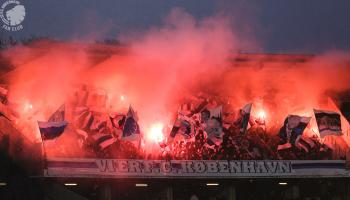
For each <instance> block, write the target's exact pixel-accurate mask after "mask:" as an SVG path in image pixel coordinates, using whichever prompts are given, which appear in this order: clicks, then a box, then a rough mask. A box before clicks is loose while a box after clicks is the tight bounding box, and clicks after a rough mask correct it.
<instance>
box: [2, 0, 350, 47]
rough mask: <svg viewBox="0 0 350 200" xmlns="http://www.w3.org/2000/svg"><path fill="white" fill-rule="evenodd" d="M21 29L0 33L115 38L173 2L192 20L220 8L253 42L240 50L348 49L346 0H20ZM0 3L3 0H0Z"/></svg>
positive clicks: (151, 21) (154, 21)
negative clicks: (22, 9) (22, 8)
mask: <svg viewBox="0 0 350 200" xmlns="http://www.w3.org/2000/svg"><path fill="white" fill-rule="evenodd" d="M20 1H21V2H22V4H23V5H24V6H25V8H26V17H25V20H24V22H23V26H24V29H23V30H21V31H18V32H7V31H5V30H4V29H1V35H2V36H10V35H11V36H13V37H15V38H23V37H30V36H31V35H35V36H51V37H54V38H58V39H62V40H67V39H69V40H72V39H74V40H77V39H84V38H97V39H103V38H116V37H117V36H118V33H121V32H127V31H129V30H132V31H135V30H136V31H137V30H145V29H147V28H149V27H152V26H159V25H160V24H161V23H162V20H163V19H164V17H165V16H166V15H167V14H168V13H169V12H170V10H171V9H172V8H174V7H180V8H183V9H184V10H185V11H187V12H188V13H190V14H191V15H193V16H194V17H195V18H197V19H201V18H204V17H208V16H212V15H215V14H217V13H221V14H224V15H227V16H229V17H231V18H232V19H233V20H232V28H233V29H234V30H235V32H238V33H239V34H244V35H247V36H249V37H250V38H252V39H253V40H254V41H255V42H256V43H258V44H259V45H258V46H259V48H256V49H244V50H247V51H253V52H254V51H259V52H260V51H263V52H272V53H320V52H324V51H328V50H334V49H338V50H350V1H349V0H246V1H244V0H217V1H214V0H212V1H211V0H197V1H194V0H177V1H171V0H151V1H149V0H128V1H126V0H125V1H121V0H103V1H102V0H99V1H98V0H94V1H93V0H20ZM0 2H1V4H2V3H3V2H4V0H0Z"/></svg>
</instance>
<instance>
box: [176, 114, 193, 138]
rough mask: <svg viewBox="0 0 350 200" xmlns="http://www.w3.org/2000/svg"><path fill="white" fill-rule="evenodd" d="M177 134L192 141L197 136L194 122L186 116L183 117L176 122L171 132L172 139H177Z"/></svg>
mask: <svg viewBox="0 0 350 200" xmlns="http://www.w3.org/2000/svg"><path fill="white" fill-rule="evenodd" d="M177 134H181V135H182V136H184V138H185V139H191V138H193V137H194V135H195V128H194V123H193V121H192V120H191V119H190V118H189V117H186V116H181V114H179V118H178V119H177V120H176V121H175V123H174V126H173V128H172V129H171V132H170V137H172V138H175V136H176V135H177Z"/></svg>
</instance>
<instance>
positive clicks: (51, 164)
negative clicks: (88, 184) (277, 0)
mask: <svg viewBox="0 0 350 200" xmlns="http://www.w3.org/2000/svg"><path fill="white" fill-rule="evenodd" d="M47 166H48V168H47V171H46V174H45V175H46V176H53V177H67V176H68V177H95V178H99V177H101V178H102V177H116V178H118V177H126V178H127V177H130V178H133V177H164V178H166V177H203V178H210V177H227V178H229V177H281V176H282V177H285V176H288V177H289V176H292V177H293V176H316V177H319V176H327V177H336V176H349V173H348V171H347V170H346V167H345V166H346V162H345V161H337V160H315V161H311V160H309V161H308V160H233V161H227V160H171V161H165V160H117V159H49V160H48V161H47Z"/></svg>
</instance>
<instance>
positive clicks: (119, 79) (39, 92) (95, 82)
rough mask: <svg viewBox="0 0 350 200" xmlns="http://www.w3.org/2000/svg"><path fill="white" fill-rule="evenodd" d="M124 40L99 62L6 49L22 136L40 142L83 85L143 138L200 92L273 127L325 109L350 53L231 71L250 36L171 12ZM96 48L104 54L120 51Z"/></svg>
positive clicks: (55, 48) (78, 52)
mask: <svg viewBox="0 0 350 200" xmlns="http://www.w3.org/2000/svg"><path fill="white" fill-rule="evenodd" d="M130 35H131V36H130ZM121 40H122V41H123V42H124V43H126V44H127V45H126V47H125V49H124V51H123V53H121V54H114V55H112V56H111V57H110V58H108V59H102V62H101V61H100V60H98V58H97V57H98V55H97V54H99V53H100V52H97V53H96V52H91V51H89V49H90V48H93V47H94V46H93V45H84V44H81V43H70V42H66V43H63V42H60V43H57V42H41V43H36V44H34V45H32V46H29V47H16V49H9V50H8V51H7V52H6V55H7V57H8V58H10V60H11V61H12V63H13V65H14V66H15V68H14V69H13V71H12V72H10V73H9V74H8V75H6V76H5V77H6V79H7V83H8V85H9V91H10V92H9V102H11V103H12V104H13V105H14V107H15V108H16V111H17V112H18V113H19V115H20V118H19V121H18V126H19V127H21V128H23V130H26V131H23V133H24V134H25V135H26V136H28V138H31V139H33V140H35V139H36V140H38V139H39V138H40V137H39V134H38V130H37V126H36V121H37V120H47V119H48V117H49V116H50V115H51V114H52V113H53V112H54V110H55V109H56V108H58V107H59V106H60V105H61V104H62V103H64V102H68V103H69V99H70V96H71V95H72V94H73V91H74V88H75V87H78V86H79V85H81V84H86V85H89V86H92V87H94V88H98V89H103V90H105V91H106V93H107V94H108V100H107V105H106V106H105V110H104V111H105V112H120V111H125V110H126V109H127V108H128V106H129V105H130V104H131V105H132V106H133V107H134V109H135V110H136V111H137V113H138V117H139V123H140V126H141V130H144V131H145V132H147V131H148V130H151V129H154V124H156V125H159V124H163V125H164V126H165V127H166V126H168V125H170V126H171V125H172V123H173V113H174V112H176V110H177V109H178V106H179V102H180V101H181V100H182V99H186V98H187V99H189V98H191V95H196V94H197V93H199V92H201V91H204V92H206V93H210V94H213V95H217V96H227V97H228V101H229V102H230V105H233V108H236V109H239V108H241V107H242V106H244V105H245V104H246V103H250V102H253V103H254V107H253V115H255V116H257V115H259V113H262V112H265V116H264V117H266V120H267V122H268V124H270V126H271V127H272V126H276V127H278V126H279V125H282V122H283V120H284V118H285V117H286V116H287V115H288V114H303V115H308V116H311V115H312V109H313V108H325V107H326V106H327V103H326V102H325V101H324V99H325V92H326V91H328V90H337V91H340V90H347V89H349V80H350V69H349V66H348V65H349V59H348V54H347V53H339V52H331V53H328V54H324V55H319V56H315V57H313V58H311V59H310V60H309V61H307V62H305V63H301V64H300V63H286V62H273V63H272V62H271V63H269V62H264V63H259V62H255V63H254V62H252V63H251V64H248V65H244V66H232V63H231V62H229V59H232V58H235V57H236V53H237V52H238V50H239V49H240V47H241V43H242V41H246V40H247V38H237V36H236V35H235V32H234V31H233V30H231V28H230V26H229V21H228V20H227V19H225V18H224V17H220V16H218V17H210V18H206V19H203V20H196V19H194V18H193V17H192V16H190V15H189V14H188V13H186V12H183V11H182V10H180V9H175V10H173V11H172V12H171V13H170V15H169V16H168V17H167V18H166V19H165V21H164V24H163V26H161V27H153V28H150V29H149V30H147V31H144V32H142V33H137V34H135V33H133V34H129V35H128V34H125V35H124V36H123V37H121ZM245 44H246V42H245ZM101 46H102V47H101ZM101 46H99V47H98V48H99V49H102V50H106V52H107V51H109V50H110V49H109V48H112V49H114V48H115V49H119V47H108V46H107V45H106V46H103V45H101ZM101 54H103V52H102V53H101ZM68 109H69V108H68ZM157 131H158V129H157ZM146 138H148V137H146ZM149 143H150V144H151V143H152V142H151V141H149ZM146 146H147V144H146Z"/></svg>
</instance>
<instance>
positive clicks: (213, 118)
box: [203, 106, 223, 145]
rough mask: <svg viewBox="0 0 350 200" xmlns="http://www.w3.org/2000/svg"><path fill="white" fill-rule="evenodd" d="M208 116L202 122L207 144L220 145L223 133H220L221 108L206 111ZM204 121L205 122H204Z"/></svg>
mask: <svg viewBox="0 0 350 200" xmlns="http://www.w3.org/2000/svg"><path fill="white" fill-rule="evenodd" d="M208 111H209V113H210V115H209V118H208V119H205V120H204V121H203V122H204V125H203V127H204V131H205V132H206V134H207V142H210V143H214V144H215V145H220V144H221V143H222V138H223V131H222V129H223V128H222V106H218V107H216V108H214V109H209V110H208ZM205 121H206V122H205Z"/></svg>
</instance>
